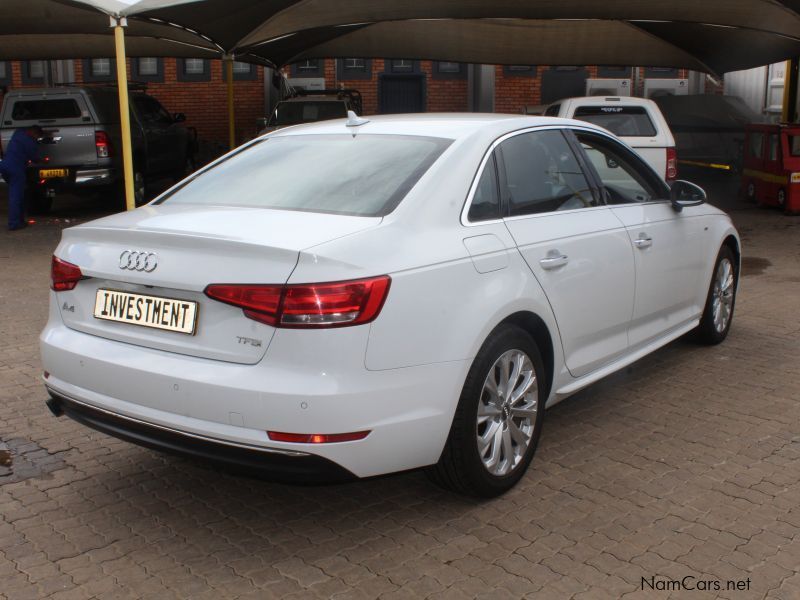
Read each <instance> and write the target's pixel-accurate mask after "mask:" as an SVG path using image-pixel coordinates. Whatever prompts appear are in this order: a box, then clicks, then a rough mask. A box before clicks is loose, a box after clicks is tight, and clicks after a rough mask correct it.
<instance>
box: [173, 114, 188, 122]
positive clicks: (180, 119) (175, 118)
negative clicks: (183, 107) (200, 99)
mask: <svg viewBox="0 0 800 600" xmlns="http://www.w3.org/2000/svg"><path fill="white" fill-rule="evenodd" d="M172 120H173V121H175V122H176V123H183V122H184V121H185V120H186V115H185V114H183V113H175V114H174V115H172Z"/></svg>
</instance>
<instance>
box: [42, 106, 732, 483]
mask: <svg viewBox="0 0 800 600" xmlns="http://www.w3.org/2000/svg"><path fill="white" fill-rule="evenodd" d="M537 127H560V128H564V127H566V128H582V129H590V130H593V131H598V132H603V130H601V129H600V128H596V127H593V126H591V125H587V124H586V123H582V122H575V121H568V120H563V119H554V118H531V117H515V116H502V115H414V116H389V117H374V118H371V121H370V122H369V123H368V124H366V125H362V126H360V127H359V128H358V130H357V133H356V134H357V135H360V134H364V135H366V134H374V135H407V136H408V135H418V136H437V137H445V138H450V139H452V140H453V142H452V144H451V145H450V146H449V147H448V148H447V149H446V150H445V151H444V152H443V154H442V155H441V156H440V157H439V158H438V160H436V162H434V164H433V165H432V166H431V167H430V169H428V171H427V172H426V173H425V174H424V175H423V176H422V177H421V178H420V179H419V181H418V182H417V184H416V185H415V186H414V187H413V188H412V189H411V191H410V192H409V193H408V194H407V195H406V197H405V199H404V200H403V201H402V202H401V203H400V204H399V206H397V208H396V209H395V210H393V211H392V212H390V213H389V214H387V215H385V216H383V217H356V216H336V215H330V214H319V213H309V212H300V211H282V210H269V209H260V208H259V209H250V208H247V209H246V208H230V207H227V208H226V207H214V206H193V205H175V206H172V205H170V203H169V202H168V201H167V203H165V204H163V205H162V204H150V205H148V206H145V207H142V208H139V209H137V210H136V211H133V212H132V213H127V214H121V215H115V216H112V217H108V218H106V219H103V220H100V221H98V222H95V223H88V224H85V225H81V226H78V227H74V228H71V229H68V230H66V231H65V233H64V237H63V239H62V241H61V243H60V244H59V246H58V248H57V249H56V251H55V255H56V256H57V257H59V258H61V259H62V260H65V261H69V262H72V263H74V264H76V265H78V266H79V267H80V268H81V270H82V272H83V273H84V275H87V276H89V277H91V279H88V280H85V281H81V282H80V283H79V284H78V285H77V287H76V288H75V290H73V291H69V292H51V306H50V314H49V320H48V323H47V325H46V327H45V329H44V331H43V332H42V335H41V348H42V362H43V365H44V368H45V370H46V371H47V372H48V377H47V378H46V385H47V386H48V387H49V388H50V389H51V390H52V391H53V392H55V393H58V394H62V395H63V396H65V397H68V398H71V399H73V400H75V401H77V402H80V403H84V404H86V405H88V406H92V407H95V408H97V409H100V410H103V411H108V412H109V413H112V414H116V415H121V416H123V417H125V418H129V419H134V420H136V421H137V422H142V423H150V424H153V425H155V426H158V427H162V428H165V429H169V430H171V431H180V432H185V433H187V434H190V435H193V436H198V437H202V438H204V439H212V440H217V441H219V442H221V443H228V444H234V445H236V444H238V445H241V446H245V447H255V448H261V449H264V450H265V451H267V452H271V451H277V452H283V453H289V454H291V453H295V454H299V455H305V454H310V455H314V456H320V457H323V458H325V459H328V460H330V461H332V462H334V463H335V464H337V465H339V466H341V467H343V468H344V469H346V470H348V471H349V472H351V473H353V474H355V475H357V476H359V477H367V476H372V475H378V474H382V473H389V472H394V471H400V470H404V469H411V468H416V467H422V466H426V465H430V464H433V463H435V462H436V461H437V460H438V458H439V456H440V454H441V451H442V448H443V447H444V444H445V441H446V439H447V435H448V432H449V430H450V425H451V423H452V419H453V414H454V411H455V408H456V405H457V403H458V400H459V395H460V393H461V389H462V387H463V385H464V381H465V378H466V375H467V372H468V370H469V368H470V365H471V363H472V360H473V359H474V357H475V355H476V354H477V353H478V351H479V349H480V348H481V346H482V344H483V343H484V341H485V340H486V339H487V337H488V336H489V335H490V333H491V332H492V330H493V329H495V327H497V325H498V324H500V323H502V322H503V321H504V320H506V319H508V318H509V317H512V316H515V315H527V316H535V318H536V319H538V320H539V321H540V322H541V323H542V324H543V326H544V328H545V330H546V332H547V333H548V334H549V336H550V347H548V348H545V349H543V350H544V352H543V354H546V355H548V356H549V359H548V360H549V362H550V363H551V364H550V369H549V372H548V373H547V378H548V379H550V381H548V383H549V385H548V386H547V387H548V388H549V389H550V393H549V396H548V399H547V405H552V404H553V403H555V402H557V401H559V400H561V399H563V398H565V397H566V396H568V395H570V394H572V393H574V392H575V391H577V390H579V389H581V388H583V387H585V386H586V385H589V384H590V383H591V382H593V381H596V380H597V379H599V378H600V377H603V376H605V375H607V374H609V373H611V372H613V371H614V370H616V369H619V368H621V367H622V366H624V365H626V364H629V363H630V362H632V361H633V360H636V359H638V358H640V357H641V356H644V355H645V354H646V353H648V352H650V351H652V350H654V349H656V348H657V347H659V346H661V345H663V344H665V343H668V342H669V341H671V340H672V339H674V338H675V337H676V336H677V335H680V334H681V333H683V332H685V331H688V329H690V328H691V327H693V326H694V325H696V323H697V322H698V320H699V317H700V312H701V310H702V307H703V303H704V302H705V296H706V293H707V290H708V282H709V281H710V277H711V271H712V268H713V263H714V260H715V258H716V255H717V252H718V251H719V248H720V245H721V244H722V243H723V241H724V240H725V239H726V238H728V237H733V239H734V240H736V243H737V245H738V243H739V242H738V235H737V234H736V231H735V229H734V228H733V226H732V225H731V223H730V220H729V219H728V218H727V217H726V216H725V215H724V213H722V212H721V211H719V210H717V209H715V208H713V207H711V206H709V205H707V204H705V205H702V206H698V207H693V208H687V209H685V210H684V212H683V213H681V214H677V213H675V211H674V210H673V209H672V208H671V207H670V205H669V203H666V202H659V203H651V204H647V205H638V204H637V205H624V206H622V205H620V206H600V207H595V208H588V209H578V210H568V211H563V212H561V213H558V212H556V213H549V214H538V215H531V216H525V217H514V218H507V219H498V220H494V221H485V222H479V223H469V222H465V221H464V220H463V214H466V213H465V210H466V206H465V202H468V201H469V198H470V197H471V193H472V191H474V188H475V182H476V178H477V177H478V176H479V175H480V171H481V168H482V165H483V164H484V163H485V161H486V156H487V152H488V150H489V148H490V147H491V146H492V144H493V143H494V142H495V141H496V140H498V139H500V138H502V137H503V136H505V135H508V134H509V133H512V132H516V131H521V130H526V129H530V128H537ZM342 133H347V134H351V133H353V131H351V130H350V129H349V128H346V127H345V126H344V122H342V121H339V122H337V121H329V122H324V123H318V124H314V125H308V126H299V127H292V128H286V129H282V130H280V131H278V132H276V133H273V134H270V135H269V136H268V137H273V136H294V135H296V136H302V135H306V134H315V135H320V134H338V135H341V134H342ZM255 143H257V141H256V142H255ZM213 168H214V166H213V164H212V165H210V166H209V167H206V168H205V169H203V170H201V171H200V173H203V172H207V171H209V170H210V169H213ZM196 176H197V175H195V177H196ZM169 193H170V192H169V191H168V192H166V193H165V195H169ZM156 202H158V200H156ZM641 232H645V233H649V234H652V237H653V238H654V245H653V247H652V248H650V249H648V250H646V251H641V250H639V249H637V248H634V246H633V244H632V240H633V239H635V238H636V237H637V236H638V235H639V234H640V233H641ZM687 239H688V240H689V242H688V243H687ZM124 249H136V250H142V251H145V250H146V251H154V252H157V253H158V255H159V260H160V263H159V267H158V269H157V270H155V271H154V272H152V273H140V272H136V271H127V270H121V269H120V268H119V265H118V262H119V256H120V252H121V251H122V250H124ZM550 250H558V251H560V252H562V253H563V254H566V255H568V257H569V261H568V262H567V264H566V265H564V266H563V267H561V268H558V269H553V270H545V269H543V268H542V267H541V265H540V263H539V261H540V260H541V259H542V258H544V257H546V256H547V253H548V252H549V251H550ZM637 269H638V270H637ZM378 275H389V276H390V277H391V287H390V289H389V293H388V296H387V299H386V302H385V305H384V306H383V308H382V310H381V312H380V314H379V316H378V318H377V319H376V320H375V321H374V322H372V323H369V324H365V325H358V326H353V327H340V328H332V329H318V330H315V329H312V330H303V329H283V328H277V329H276V328H273V327H270V326H268V325H265V324H263V323H259V322H256V321H254V320H251V319H247V318H246V317H244V315H243V313H242V310H241V309H239V308H236V307H234V306H230V305H227V304H222V303H220V302H216V301H214V300H211V299H209V298H207V297H206V296H204V295H203V294H202V292H203V290H204V289H205V288H206V286H207V285H209V284H212V283H237V282H238V283H265V284H283V283H288V284H302V283H315V282H316V283H320V282H334V281H344V280H350V279H358V278H364V277H373V276H378ZM145 286H148V287H146V289H147V290H149V291H148V292H147V293H152V294H159V295H165V296H170V295H172V296H177V297H186V298H189V299H195V300H197V301H198V302H200V303H201V306H200V309H199V315H200V319H201V320H200V322H199V328H198V334H197V336H195V337H187V336H184V335H183V334H175V333H172V332H164V331H151V330H148V329H144V328H140V327H136V326H132V325H128V324H124V323H109V322H105V321H102V322H100V321H98V322H94V321H95V320H94V319H92V318H91V316H90V312H88V311H90V304H91V303H93V300H94V291H95V290H96V289H97V288H98V287H116V288H117V289H123V290H130V291H141V290H142V289H144V288H145ZM149 286H152V287H149ZM670 294H678V297H679V298H680V300H679V301H676V300H674V298H673V297H672V296H670ZM65 306H66V308H64V307H65ZM204 336H205V337H204ZM237 336H238V337H247V338H254V339H258V340H260V341H261V345H260V346H251V345H249V344H241V343H240V342H237V341H236V340H237ZM361 430H364V431H369V432H370V433H369V435H368V436H367V437H366V438H364V439H362V440H359V441H353V442H343V443H330V444H306V443H287V442H276V441H274V440H270V439H269V438H268V436H267V433H266V432H267V431H281V432H307V433H321V434H325V433H342V432H354V431H361Z"/></svg>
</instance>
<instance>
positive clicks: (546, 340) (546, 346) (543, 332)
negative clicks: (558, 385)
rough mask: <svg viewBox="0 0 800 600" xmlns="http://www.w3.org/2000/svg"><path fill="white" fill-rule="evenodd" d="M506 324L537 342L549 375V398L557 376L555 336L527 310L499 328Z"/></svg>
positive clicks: (546, 395) (546, 388)
mask: <svg viewBox="0 0 800 600" xmlns="http://www.w3.org/2000/svg"><path fill="white" fill-rule="evenodd" d="M506 323H510V324H512V325H516V326H517V327H519V328H520V329H522V330H524V331H526V332H527V333H528V334H530V336H531V337H532V338H533V340H534V341H535V342H536V346H537V347H538V348H539V352H540V353H541V355H542V362H544V368H545V371H546V375H547V379H546V381H545V383H546V385H545V396H544V397H545V398H549V397H550V390H551V389H552V387H553V378H554V376H555V350H554V348H553V336H552V335H551V334H550V330H549V329H548V327H547V324H546V323H545V322H544V320H543V319H542V318H541V317H540V316H539V315H537V314H536V313H533V312H531V311H525V310H523V311H518V312H515V313H512V314H510V315H508V316H507V317H506V318H505V319H503V320H502V321H501V322H500V323H498V326H500V325H503V324H506Z"/></svg>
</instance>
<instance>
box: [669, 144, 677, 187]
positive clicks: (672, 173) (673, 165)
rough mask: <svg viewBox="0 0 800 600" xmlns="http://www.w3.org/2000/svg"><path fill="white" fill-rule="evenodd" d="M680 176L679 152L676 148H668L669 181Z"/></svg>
mask: <svg viewBox="0 0 800 600" xmlns="http://www.w3.org/2000/svg"><path fill="white" fill-rule="evenodd" d="M677 178H678V153H677V152H676V151H675V148H667V181H675V180H676V179H677Z"/></svg>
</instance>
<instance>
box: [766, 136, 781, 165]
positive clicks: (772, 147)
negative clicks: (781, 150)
mask: <svg viewBox="0 0 800 600" xmlns="http://www.w3.org/2000/svg"><path fill="white" fill-rule="evenodd" d="M779 144H780V138H779V137H778V134H775V133H773V134H772V135H770V136H769V159H770V160H771V161H776V160H778V147H779Z"/></svg>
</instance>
